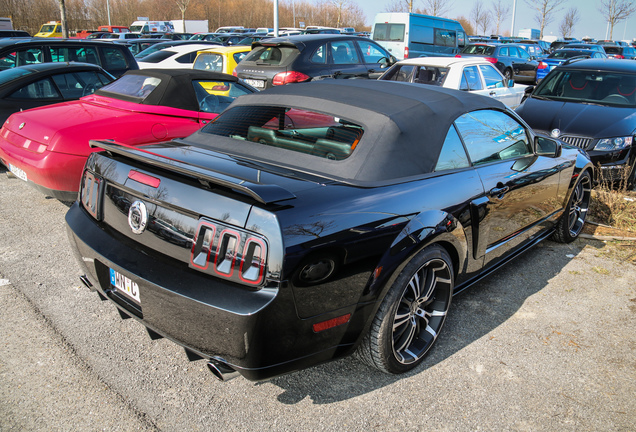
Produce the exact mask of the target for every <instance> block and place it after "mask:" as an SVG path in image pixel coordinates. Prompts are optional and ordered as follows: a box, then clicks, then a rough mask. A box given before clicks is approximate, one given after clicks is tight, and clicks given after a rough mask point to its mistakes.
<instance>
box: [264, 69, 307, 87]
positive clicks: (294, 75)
mask: <svg viewBox="0 0 636 432" xmlns="http://www.w3.org/2000/svg"><path fill="white" fill-rule="evenodd" d="M310 79H311V77H310V76H309V75H305V74H304V73H302V72H296V71H290V72H281V73H278V74H276V75H275V76H274V79H273V80H272V84H273V85H285V84H291V83H299V82H304V81H307V80H310Z"/></svg>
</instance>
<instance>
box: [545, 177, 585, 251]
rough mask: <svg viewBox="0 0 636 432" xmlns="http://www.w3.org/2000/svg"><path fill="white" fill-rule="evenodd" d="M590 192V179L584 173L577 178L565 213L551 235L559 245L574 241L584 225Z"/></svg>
mask: <svg viewBox="0 0 636 432" xmlns="http://www.w3.org/2000/svg"><path fill="white" fill-rule="evenodd" d="M591 192H592V178H591V177H590V173H589V172H587V171H585V172H583V173H581V175H580V176H579V179H578V181H577V183H576V185H575V186H574V190H573V191H572V196H570V199H569V201H568V205H567V208H566V210H565V213H563V215H562V216H561V219H559V222H557V226H556V231H555V232H554V234H553V235H552V239H553V240H555V241H557V242H559V243H570V242H573V241H574V240H576V238H577V237H578V236H579V234H580V233H581V231H582V230H583V225H585V218H586V217H587V211H588V209H589V207H590V196H591Z"/></svg>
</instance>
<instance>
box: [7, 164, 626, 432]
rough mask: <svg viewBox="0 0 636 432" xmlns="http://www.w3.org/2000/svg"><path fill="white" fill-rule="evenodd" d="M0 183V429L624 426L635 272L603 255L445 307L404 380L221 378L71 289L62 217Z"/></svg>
mask: <svg viewBox="0 0 636 432" xmlns="http://www.w3.org/2000/svg"><path fill="white" fill-rule="evenodd" d="M0 171H4V170H3V169H1V168H0ZM0 174H1V175H0V304H2V311H1V312H0V332H1V334H2V335H3V337H2V341H1V344H0V430H1V431H9V430H20V431H23V430H28V431H30V430H63V431H93V430H108V431H114V430H123V431H130V430H144V431H145V430H150V431H152V430H162V431H183V430H188V431H197V430H205V431H217V430H219V431H221V430H222V431H244V430H262V429H269V430H272V431H298V430H317V431H331V430H334V431H335V430H337V431H359V430H360V431H368V430H383V431H384V430H388V431H393V430H396V431H397V430H400V431H420V430H423V429H424V428H427V429H434V430H438V431H466V430H470V431H502V430H515V431H533V432H535V431H577V432H580V431H599V430H603V431H633V430H634V428H635V426H634V425H636V357H635V356H634V352H635V350H636V332H635V330H636V282H635V281H636V266H635V265H634V264H632V263H625V262H621V259H620V258H617V256H616V254H615V250H616V247H615V246H608V245H607V244H605V243H603V242H599V241H594V240H578V241H576V242H574V243H572V244H570V245H561V244H557V243H553V242H550V241H546V242H544V243H543V244H541V245H539V246H538V247H536V248H534V249H533V250H531V251H529V252H528V253H526V254H524V255H523V256H522V257H520V258H519V259H518V260H517V261H515V262H513V263H511V264H509V265H508V266H506V267H505V268H503V269H501V270H500V271H498V272H497V273H495V274H493V275H492V276H490V277H488V278H486V279H484V280H483V281H482V282H480V283H479V284H477V285H475V286H474V287H472V288H471V289H470V290H468V292H466V293H465V294H462V295H460V296H459V297H457V298H455V299H454V301H453V305H452V306H451V314H450V316H449V319H448V321H447V324H446V326H445V328H444V331H443V332H442V335H441V336H440V340H439V341H438V343H437V346H436V347H435V348H434V349H433V350H432V351H431V353H430V354H429V356H428V357H427V359H426V361H425V362H424V364H423V365H422V366H421V367H420V368H418V369H417V370H415V371H414V372H412V373H409V374H406V375H404V376H399V377H396V376H388V375H384V374H381V373H379V372H376V371H374V370H372V369H369V368H367V367H366V366H364V365H362V364H360V363H358V362H357V361H355V360H354V359H352V358H347V359H343V360H340V361H336V362H332V363H328V364H325V365H321V366H318V367H314V368H312V369H309V370H305V371H301V372H297V373H294V374H290V375H287V376H284V377H280V378H277V379H274V380H271V381H268V382H264V383H253V382H249V381H247V380H245V379H243V378H237V379H235V380H233V381H230V382H227V383H221V382H219V381H217V380H216V379H215V378H214V377H213V376H212V374H210V373H209V372H208V371H207V368H206V367H205V364H204V363H203V362H201V361H199V362H192V363H190V362H188V360H187V358H186V356H185V353H184V352H183V350H181V349H180V348H178V347H177V346H176V345H175V344H173V343H171V342H169V341H167V340H165V339H161V340H157V341H152V340H150V338H148V336H147V335H146V333H145V330H144V328H143V327H142V326H141V325H139V324H138V323H136V322H135V321H134V320H121V319H120V318H119V314H118V313H117V312H116V310H115V308H114V307H113V306H112V305H110V304H108V302H101V301H99V298H98V296H97V295H96V294H94V293H91V292H89V291H88V290H87V289H86V288H84V287H83V286H81V285H80V282H79V279H78V275H79V267H78V265H77V264H76V263H75V259H74V257H73V255H72V253H71V250H70V246H69V243H68V240H67V237H66V233H65V223H64V214H65V213H66V211H67V209H68V207H67V206H65V205H64V204H62V203H60V202H59V201H56V200H54V199H49V198H46V197H45V196H43V195H42V194H40V193H39V192H36V191H35V190H33V189H31V188H30V187H28V186H27V185H26V184H25V183H24V182H22V181H21V180H18V179H15V178H9V177H7V176H6V175H5V174H4V173H0Z"/></svg>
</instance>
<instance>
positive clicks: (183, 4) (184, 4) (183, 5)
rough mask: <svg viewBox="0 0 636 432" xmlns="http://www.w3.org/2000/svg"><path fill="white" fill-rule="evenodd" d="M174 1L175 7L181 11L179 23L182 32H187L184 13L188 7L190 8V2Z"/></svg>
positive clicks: (188, 0) (187, 0)
mask: <svg viewBox="0 0 636 432" xmlns="http://www.w3.org/2000/svg"><path fill="white" fill-rule="evenodd" d="M176 1H177V7H178V8H179V10H180V11H181V21H182V23H183V31H184V32H185V31H187V30H186V23H185V13H186V10H187V9H188V6H190V0H176Z"/></svg>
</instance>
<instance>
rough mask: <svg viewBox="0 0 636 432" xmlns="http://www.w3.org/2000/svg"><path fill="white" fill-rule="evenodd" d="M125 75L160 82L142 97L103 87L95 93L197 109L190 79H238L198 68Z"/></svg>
mask: <svg viewBox="0 0 636 432" xmlns="http://www.w3.org/2000/svg"><path fill="white" fill-rule="evenodd" d="M125 75H140V76H147V77H155V78H159V79H160V80H161V83H159V85H158V86H157V87H156V88H155V89H154V90H153V91H152V92H151V93H150V94H149V95H148V96H146V97H144V98H137V97H132V96H124V95H122V94H119V93H112V92H109V91H107V90H104V89H103V88H101V89H99V90H97V91H96V92H95V94H96V95H101V96H106V97H110V98H115V99H121V100H126V101H129V102H136V103H140V104H144V105H161V106H168V107H172V108H179V109H185V110H190V111H199V102H198V100H197V96H196V94H195V90H194V86H193V85H192V81H195V80H203V81H229V82H237V81H238V78H236V77H235V76H232V75H228V74H223V73H219V72H210V71H205V70H199V69H140V70H130V71H128V72H126V73H125V74H124V75H122V76H125Z"/></svg>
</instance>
